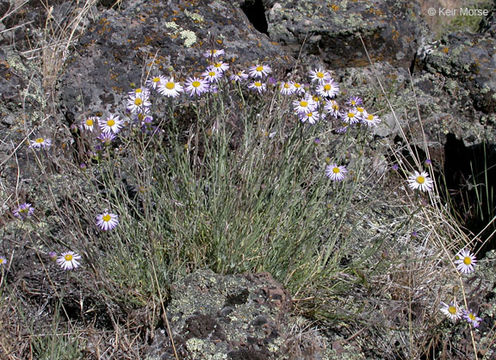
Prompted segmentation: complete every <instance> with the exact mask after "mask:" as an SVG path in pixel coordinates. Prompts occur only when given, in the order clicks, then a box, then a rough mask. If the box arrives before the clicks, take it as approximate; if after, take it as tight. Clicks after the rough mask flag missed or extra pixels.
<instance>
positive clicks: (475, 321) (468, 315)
mask: <svg viewBox="0 0 496 360" xmlns="http://www.w3.org/2000/svg"><path fill="white" fill-rule="evenodd" d="M463 318H464V319H465V320H467V322H468V323H470V324H472V326H473V327H474V328H476V327H479V325H480V322H481V321H482V319H481V318H480V317H478V316H477V314H475V313H474V312H472V310H470V309H469V310H468V311H467V310H465V311H464V312H463Z"/></svg>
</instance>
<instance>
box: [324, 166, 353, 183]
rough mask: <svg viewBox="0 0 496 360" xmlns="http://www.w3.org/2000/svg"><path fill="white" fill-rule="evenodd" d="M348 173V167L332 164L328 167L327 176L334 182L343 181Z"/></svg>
mask: <svg viewBox="0 0 496 360" xmlns="http://www.w3.org/2000/svg"><path fill="white" fill-rule="evenodd" d="M347 172H348V170H346V167H344V166H338V165H336V164H330V165H327V167H326V175H327V176H328V177H329V178H330V179H331V180H333V181H341V180H343V179H344V177H345V175H346V173H347Z"/></svg>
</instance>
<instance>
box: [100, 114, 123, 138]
mask: <svg viewBox="0 0 496 360" xmlns="http://www.w3.org/2000/svg"><path fill="white" fill-rule="evenodd" d="M98 125H99V126H100V129H102V131H103V132H104V133H109V132H112V133H114V134H117V133H118V132H119V131H120V129H121V127H122V120H120V119H119V115H117V114H109V116H108V117H107V118H106V119H99V120H98Z"/></svg>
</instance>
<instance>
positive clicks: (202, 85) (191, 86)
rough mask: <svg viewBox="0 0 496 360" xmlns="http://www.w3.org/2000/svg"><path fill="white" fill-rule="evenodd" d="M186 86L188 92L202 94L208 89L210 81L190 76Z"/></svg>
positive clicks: (193, 94)
mask: <svg viewBox="0 0 496 360" xmlns="http://www.w3.org/2000/svg"><path fill="white" fill-rule="evenodd" d="M184 86H186V92H187V93H188V94H189V95H190V96H195V95H196V96H200V95H201V94H203V93H205V92H207V91H208V82H206V81H205V80H203V79H200V78H197V77H190V78H188V79H187V80H186V82H185V83H184Z"/></svg>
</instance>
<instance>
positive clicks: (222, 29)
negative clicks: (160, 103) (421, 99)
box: [59, 0, 290, 123]
mask: <svg viewBox="0 0 496 360" xmlns="http://www.w3.org/2000/svg"><path fill="white" fill-rule="evenodd" d="M77 48H78V51H77V52H76V53H75V54H74V56H73V57H72V59H70V60H69V62H68V66H67V71H66V72H65V74H64V75H63V77H62V79H61V81H60V84H59V89H60V98H61V106H62V108H63V111H64V113H65V116H66V117H67V118H68V120H69V122H70V123H71V122H72V121H73V120H74V118H75V116H76V115H77V114H78V113H80V112H82V111H83V110H84V111H88V112H95V111H103V110H109V109H110V108H113V107H114V104H121V103H122V99H123V96H124V95H125V94H126V93H127V92H128V91H130V90H131V89H132V86H140V84H142V83H143V81H144V79H145V78H146V76H147V72H149V71H151V72H152V73H162V74H164V75H166V76H169V75H174V76H175V77H176V79H180V80H184V78H185V77H186V76H191V75H193V74H196V75H199V73H201V72H202V71H204V68H205V65H204V64H205V59H204V58H203V56H202V54H203V52H204V51H205V50H208V49H212V48H216V49H219V48H223V49H225V51H226V56H225V57H224V59H225V60H227V61H230V62H232V61H234V60H236V65H238V66H242V67H246V66H248V65H252V64H253V63H254V62H255V61H257V60H260V61H262V60H265V61H268V60H270V63H271V64H272V65H273V67H274V69H279V71H284V68H285V67H286V66H287V63H288V61H289V60H290V57H289V56H288V55H287V54H285V52H284V51H283V50H282V49H281V47H280V46H278V45H276V44H273V43H271V42H270V40H269V39H268V37H267V36H265V35H263V34H260V33H258V32H257V31H255V30H254V29H253V27H252V26H251V25H250V23H249V22H248V20H247V18H246V16H245V15H244V14H243V12H242V11H241V10H240V9H239V8H238V7H236V6H234V5H232V4H231V3H230V2H228V1H220V0H215V1H206V2H199V1H188V2H185V1H179V0H172V1H167V2H165V1H144V0H131V1H129V2H127V3H126V7H125V8H122V9H120V10H116V9H109V10H107V11H105V12H104V13H103V14H102V16H101V17H100V18H99V20H97V21H96V22H95V23H94V24H93V25H92V26H90V29H89V31H88V32H87V33H86V34H85V35H84V36H83V37H82V38H81V40H80V42H79V45H78V47H77Z"/></svg>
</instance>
